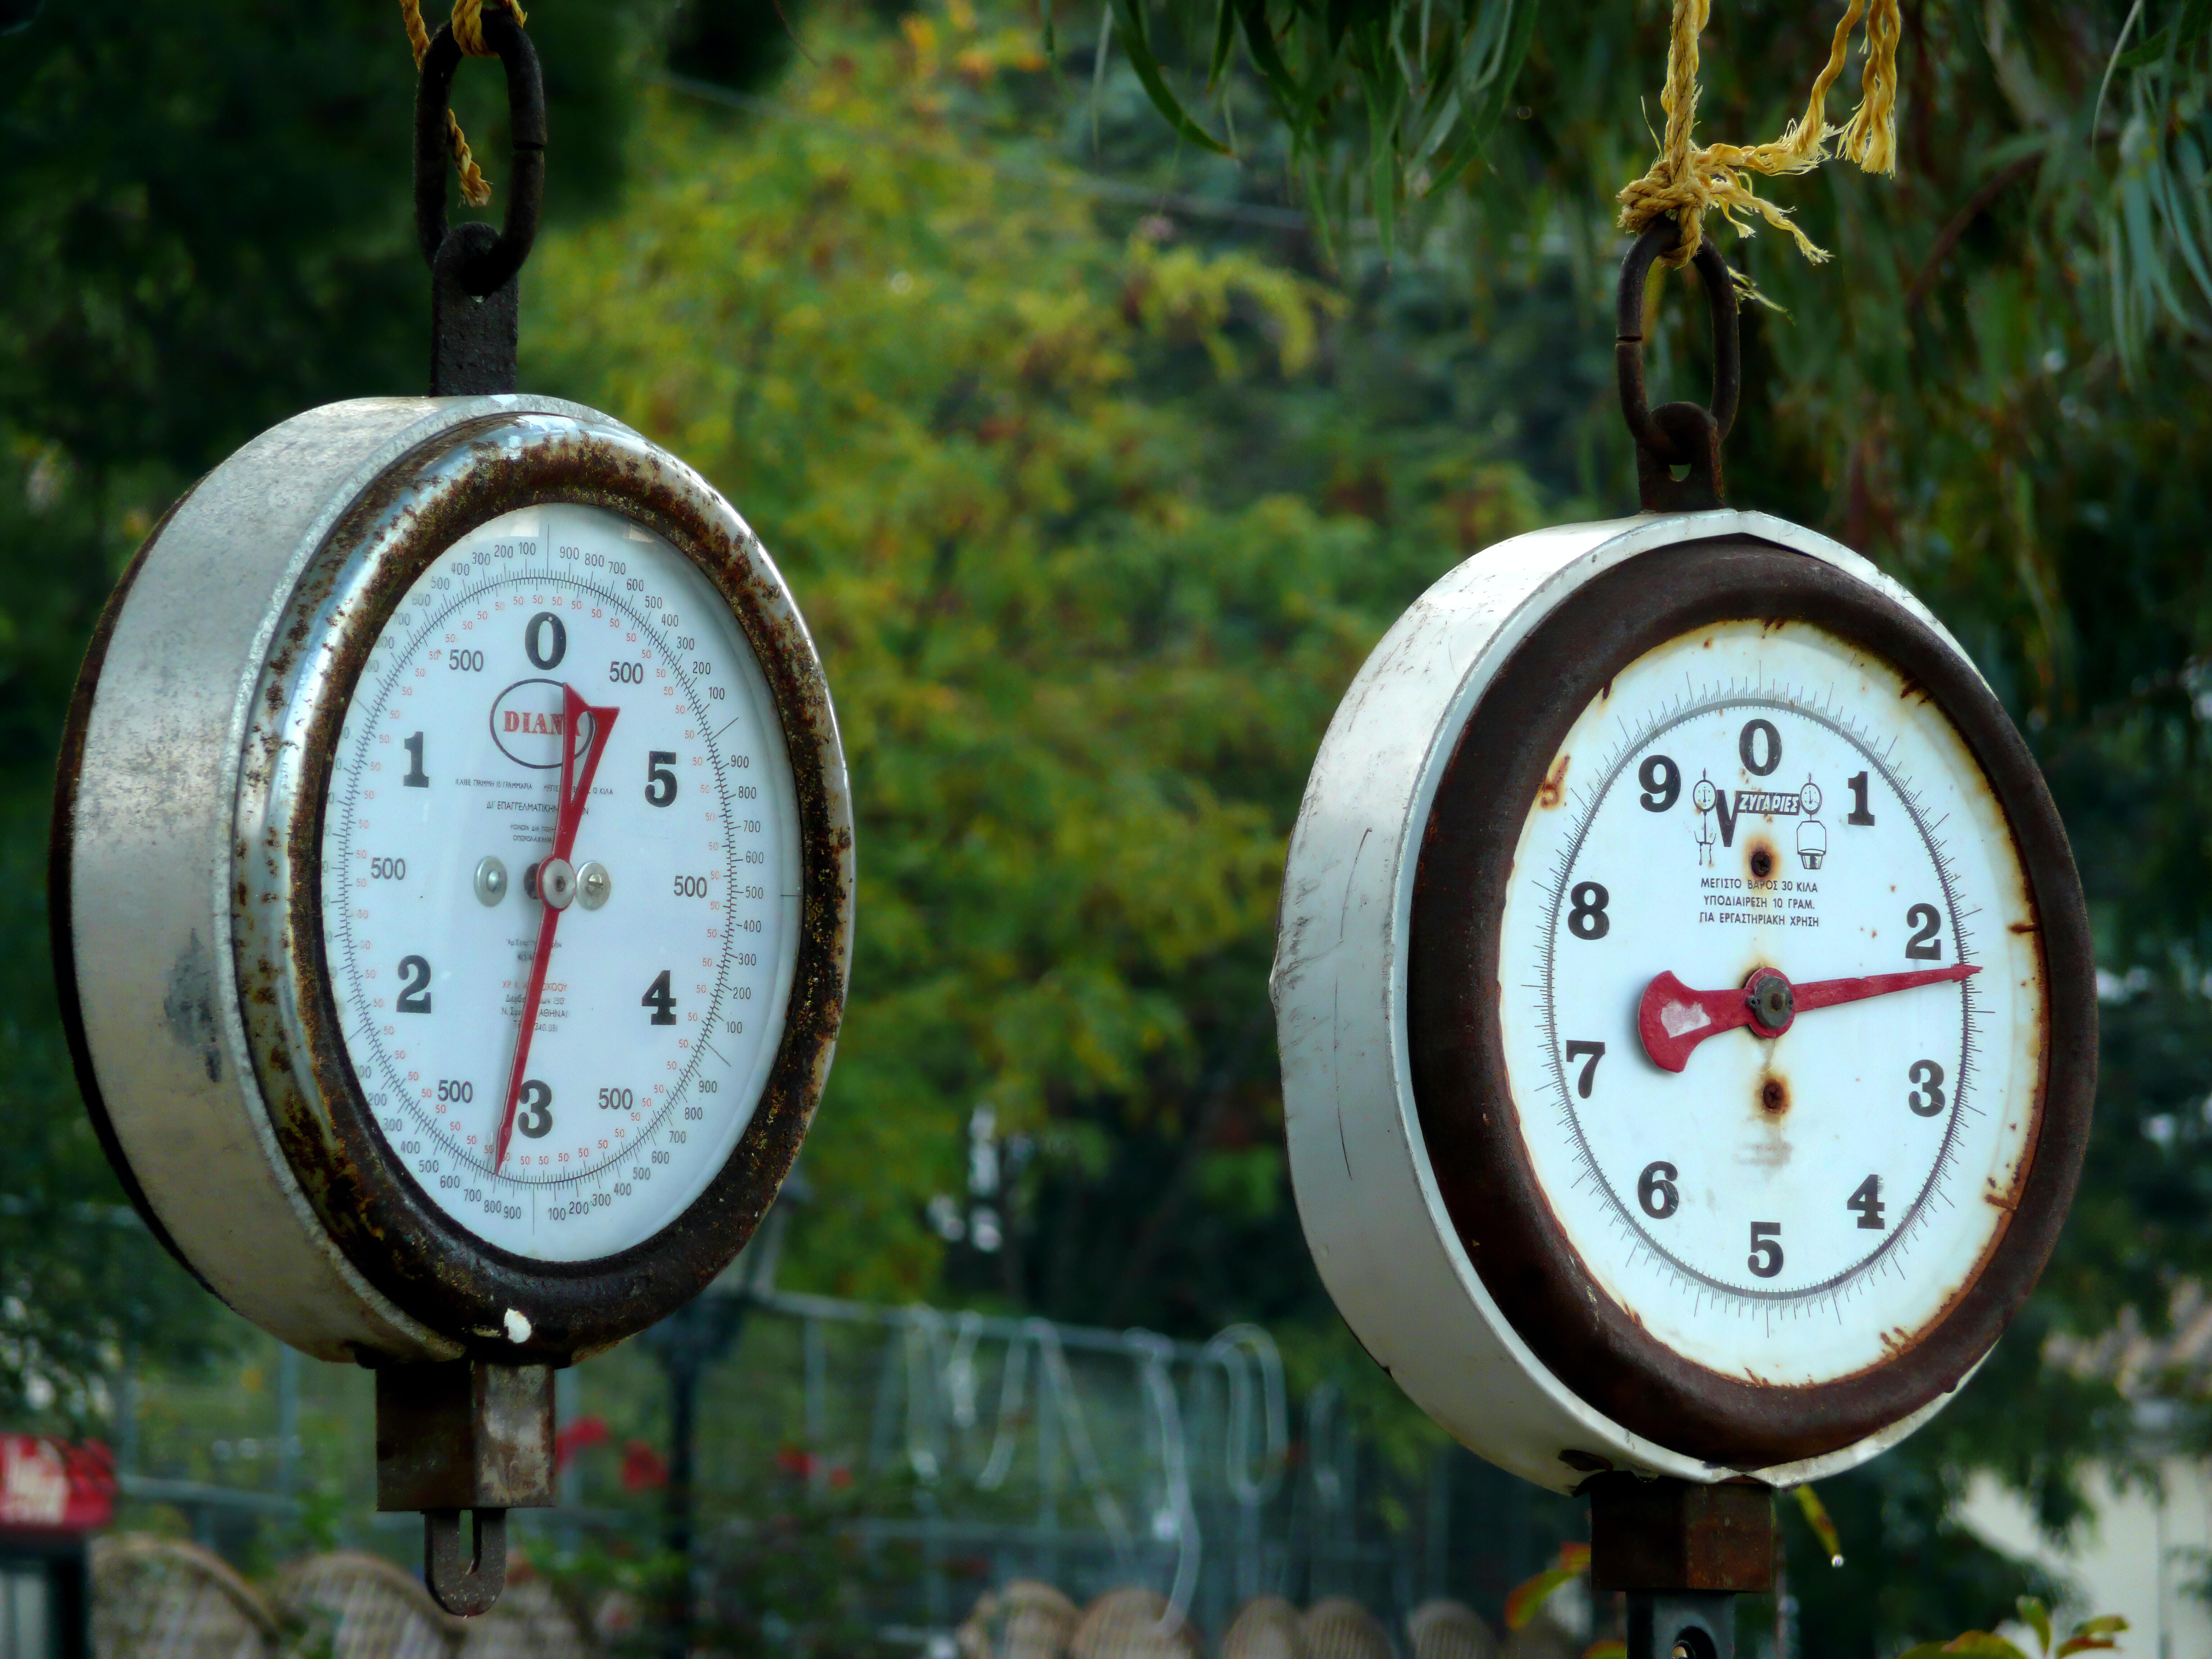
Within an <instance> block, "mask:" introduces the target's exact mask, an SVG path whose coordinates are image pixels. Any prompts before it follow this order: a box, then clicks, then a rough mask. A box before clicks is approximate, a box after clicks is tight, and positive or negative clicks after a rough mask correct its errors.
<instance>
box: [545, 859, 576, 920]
mask: <svg viewBox="0 0 2212 1659" xmlns="http://www.w3.org/2000/svg"><path fill="white" fill-rule="evenodd" d="M538 897H539V898H541V899H544V901H545V908H547V909H549V910H565V909H567V908H568V907H569V905H570V904H572V903H574V902H575V897H576V866H574V865H573V864H571V863H569V862H568V860H566V859H548V860H545V862H544V863H543V864H541V865H539V866H538Z"/></svg>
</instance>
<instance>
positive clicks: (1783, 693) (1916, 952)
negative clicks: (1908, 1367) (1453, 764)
mask: <svg viewBox="0 0 2212 1659" xmlns="http://www.w3.org/2000/svg"><path fill="white" fill-rule="evenodd" d="M2033 926H2034V911H2033V906H2032V904H2031V902H2030V900H2029V897H2028V895H2027V883H2026V879H2025V877H2024V874H2023V872H2022V869H2021V864H2020V861H2019V858H2018V855H2017V854H2016V852H2015V848H2014V845H2013V842H2012V838H2011V836H2010V833H2009V830H2008V826H2007V823H2006V822H2005V818H2004V815H2003V813H2002V810H2001V809H2000V808H1999V806H1998V805H1997V804H1996V800H1995V799H1994V798H1993V797H1992V795H1991V793H1990V789H1989V787H1988V785H1987V783H1986V782H1985V781H1984V777H1983V775H1982V773H1981V770H1980V769H1979V767H1978V765H1977V763H1975V761H1974V759H1973V757H1972V754H1971V753H1970V752H1969V751H1968V750H1967V749H1966V744H1964V742H1963V741H1962V740H1961V738H1960V736H1959V734H1958V732H1957V731H1956V729H1955V728H1954V726H1952V725H1951V723H1950V721H1949V720H1948V719H1947V718H1946V717H1945V716H1944V715H1943V714H1942V713H1941V712H1940V711H1939V710H1938V709H1936V708H1935V707H1934V706H1933V705H1932V704H1931V703H1930V702H1929V700H1928V699H1927V698H1926V696H1924V695H1923V694H1922V693H1921V692H1920V691H1919V690H1917V689H1916V688H1915V687H1912V686H1911V685H1908V684H1905V683H1904V682H1903V681H1902V680H1901V679H1900V678H1899V676H1898V674H1897V673H1896V671H1894V670H1893V669H1892V668H1890V667H1889V666H1888V665H1886V664H1885V663H1883V662H1881V661H1880V660H1878V659H1875V658H1873V657H1871V656H1869V654H1868V653H1865V652H1863V651H1862V650H1860V649H1858V648H1857V647H1853V646H1850V645H1849V644H1847V643H1845V642H1844V641H1841V640H1839V639H1837V638H1835V637H1833V636H1832V635H1828V634H1826V633H1824V632H1822V631H1821V630H1820V629H1816V628H1814V627H1812V626H1809V625H1806V624H1802V623H1791V624H1788V625H1777V624H1767V623H1728V624H1723V625H1720V626H1717V627H1714V628H1709V629H1699V630H1698V631H1696V632H1694V633H1692V634H1688V635H1683V636H1681V637H1680V638H1678V639H1675V640H1674V641H1670V642H1668V644H1666V645H1663V646H1661V647H1658V648H1656V649H1655V650H1653V651H1651V652H1650V653H1647V654H1646V655H1644V657H1642V658H1640V659H1638V660H1637V661H1636V662H1635V663H1634V664H1632V665H1631V666H1630V667H1629V668H1628V669H1627V670H1626V671H1624V672H1623V673H1621V674H1620V675H1619V676H1618V677H1617V678H1615V679H1614V680H1613V682H1612V684H1610V685H1609V686H1607V688H1606V690H1604V691H1603V692H1601V694H1600V695H1599V696H1598V697H1596V698H1595V700H1594V701H1593V702H1591V703H1590V705H1589V708H1587V709H1586V710H1585V711H1584V712H1583V714H1582V715H1581V716H1580V717H1579V718H1578V719H1577V721H1576V723H1575V725H1574V726H1573V727H1572V729H1571V731H1570V732H1569V733H1568V734H1567V738H1566V740H1565V743H1564V744H1562V745H1561V748H1560V750H1559V753H1558V755H1557V756H1556V757H1555V758H1554V761H1553V765H1552V768H1551V773H1550V779H1549V781H1548V782H1547V785H1546V786H1545V787H1544V789H1543V790H1542V791H1541V793H1540V796H1539V799H1538V800H1537V802H1536V803H1535V805H1534V806H1533V807H1532V808H1531V809H1530V811H1529V813H1528V819H1527V821H1526V823H1525V824H1524V826H1523V828H1522V833H1521V836H1520V841H1519V843H1518V846H1517V848H1516V854H1515V859H1514V865H1513V875H1512V878H1511V886H1510V890H1509V892H1508V894H1507V896H1506V902H1505V909H1504V925H1503V934H1502V948H1501V956H1500V964H1499V976H1498V977H1499V984H1498V994H1499V998H1500V1014H1501V1024H1502V1026H1503V1030H1504V1042H1505V1053H1506V1064H1507V1068H1508V1072H1509V1075H1510V1080H1511V1085H1512V1090H1513V1098H1514V1104H1515V1107H1516V1111H1517V1114H1518V1118H1519V1122H1520V1125H1521V1128H1522V1138H1523V1139H1524V1142H1525V1144H1526V1146H1527V1147H1528V1153H1529V1157H1530V1159H1531V1162H1532V1164H1533V1166H1534V1174H1535V1176H1536V1179H1537V1181H1538V1182H1539V1184H1540V1185H1541V1188H1543V1190H1544V1194H1545V1196H1546V1198H1547V1200H1548V1203H1549V1205H1550V1206H1551V1208H1552V1211H1553V1214H1554V1216H1555V1217H1556V1218H1557V1219H1558V1221H1559V1225H1560V1226H1561V1227H1562V1229H1563V1230H1564V1231H1565V1234H1566V1237H1567V1238H1568V1241H1569V1242H1570V1243H1571V1245H1572V1246H1573V1248H1574V1249H1575V1250H1576V1251H1577V1253H1578V1254H1579V1255H1580V1256H1581V1257H1582V1259H1583V1261H1584V1262H1585V1263H1586V1264H1587V1265H1588V1267H1589V1270H1590V1272H1591V1273H1592V1274H1593V1276H1594V1277H1595V1279H1596V1281H1597V1282H1598V1284H1599V1285H1601V1287H1602V1289H1603V1290H1604V1291H1605V1292H1606V1293H1607V1294H1608V1295H1610V1296H1611V1297H1613V1299H1614V1300H1615V1301H1616V1302H1617V1303H1618V1304H1620V1306H1621V1307H1623V1308H1624V1309H1626V1310H1628V1311H1629V1312H1630V1313H1632V1315H1633V1316H1635V1317H1636V1318H1637V1319H1638V1321H1640V1322H1642V1323H1643V1325H1644V1328H1646V1329H1647V1330H1649V1332H1650V1334H1652V1335H1653V1336H1654V1337H1656V1339H1658V1340H1660V1341H1662V1343H1664V1344H1665V1345H1666V1346H1668V1347H1670V1348H1672V1349H1674V1351H1675V1352H1678V1353H1680V1354H1681V1355H1683V1356H1684V1357H1685V1358H1688V1359H1691V1360H1692V1361H1693V1362H1695V1363H1698V1364H1702V1365H1705V1366H1706V1367H1708V1368H1710V1369H1711V1370H1717V1371H1719V1372H1722V1373H1724V1374H1727V1375H1730V1376H1737V1377H1741V1378H1745V1379H1748V1380H1753V1381H1759V1382H1764V1383H1778V1384H1797V1385H1802V1384H1812V1383H1823V1382H1829V1381H1833V1380H1836V1379H1838V1378H1842V1377H1845V1376H1851V1375H1854V1374H1856V1373H1857V1372H1859V1371H1862V1370H1865V1369H1867V1368H1869V1367H1870V1366H1873V1365H1875V1364H1878V1363H1880V1362H1881V1361H1882V1360H1884V1359H1885V1358H1889V1357H1890V1356H1891V1355H1893V1353H1894V1352H1897V1351H1899V1349H1901V1348H1903V1347H1905V1346H1909V1345H1910V1344H1911V1341H1912V1340H1913V1339H1914V1337H1915V1336H1916V1335H1917V1334H1918V1333H1920V1332H1921V1331H1923V1329H1925V1328H1928V1327H1929V1326H1930V1325H1931V1324H1932V1323H1933V1322H1935V1321H1936V1319H1937V1318H1938V1317H1939V1316H1941V1314H1942V1311H1943V1310H1944V1308H1945V1306H1946V1304H1947V1303H1948V1300H1949V1299H1950V1298H1951V1297H1953V1296H1954V1294H1955V1293H1956V1292H1957V1291H1959V1290H1960V1288H1961V1287H1963V1286H1964V1285H1966V1284H1967V1283H1969V1282H1970V1281H1971V1280H1972V1279H1973V1277H1974V1275H1975V1273H1976V1271H1977V1269H1978V1266H1979V1264H1980V1263H1981V1261H1983V1259H1984V1255H1985V1254H1986V1253H1987V1251H1988V1250H1989V1249H1990V1248H1991V1246H1992V1245H1993V1244H1994V1243H1995V1242H1996V1238H1997V1237H1998V1236H1999V1234H2000V1233H2001V1231H2002V1228H2003V1225H2004V1224H2005V1221H2006V1219H2007V1217H2008V1206H2010V1204H2011V1203H2012V1202H2013V1200H2014V1196H2015V1193H2016V1191H2017V1188H2018V1182H2019V1178H2020V1176H2021V1173H2022V1166H2023V1164H2024V1162H2025V1160H2026V1159H2027V1157H2028V1155H2029V1150H2030V1148H2031V1147H2032V1146H2033V1134H2034V1130H2035V1127H2036V1126H2035V1121H2034V1116H2035V1112H2036V1110H2037V1108H2038V1099H2037V1095H2038V1090H2039V1081H2040V1079H2041V1077H2042V1075H2043V1044H2044V1042H2045V1035H2044V1034H2045V1025H2046V1018H2045V988H2044V986H2043V984H2042V981H2041V968H2040V957H2039V951H2038V949H2037V943H2036V939H2035V937H2034V934H2033ZM1958 969H1973V970H1975V971H1973V972H1972V975H1971V976H1968V977H1964V978H1960V977H1956V976H1948V977H1944V978H1942V979H1936V980H1932V981H1929V980H1923V981H1922V982H1919V983H1916V984H1911V985H1908V986H1904V987H1896V986H1889V987H1883V986H1882V985H1881V982H1880V981H1877V983H1876V985H1875V987H1868V986H1864V985H1861V986H1857V987H1844V989H1842V990H1837V989H1834V988H1828V989H1824V990H1815V988H1814V987H1828V986H1829V982H1830V981H1837V980H1846V979H1850V980H1857V979H1864V978H1868V977H1869V976H1876V975H1899V974H1912V975H1931V974H1934V973H1936V972H1939V971H1940V972H1946V973H1947V974H1948V975H1955V974H1956V971H1957V970H1958ZM1761 974H1771V975H1778V976H1780V977H1781V978H1782V979H1784V980H1785V981H1788V982H1789V984H1790V987H1792V990H1791V998H1792V1002H1793V1004H1795V1005H1796V1006H1795V1009H1794V1013H1792V1014H1790V1015H1789V1016H1787V1017H1786V1018H1780V1019H1777V1020H1776V1021H1774V1022H1773V1023H1774V1024H1777V1025H1778V1026H1779V1027H1780V1035H1778V1036H1766V1035H1762V1034H1761V1032H1760V1030H1759V1028H1758V1027H1757V1026H1755V1025H1747V1024H1741V1023H1740V1016H1736V1015H1734V1014H1733V1013H1730V1014H1729V1015H1728V1016H1727V1017H1726V1018H1716V1016H1715V1014H1714V1012H1713V1011H1714V1010H1722V1009H1725V1010H1733V1009H1735V1008H1740V1007H1741V1006H1742V1004H1743V1000H1744V994H1745V987H1747V985H1749V984H1750V983H1751V982H1752V981H1753V978H1754V976H1756V975H1761ZM1662 975H1673V976H1674V981H1673V983H1674V984H1675V985H1678V986H1679V987H1680V994H1678V993H1677V992H1676V991H1674V990H1672V989H1662V991H1661V992H1659V993H1654V992H1653V981H1655V980H1658V979H1660V977H1661V976H1662ZM1664 983H1665V982H1663V981H1662V985H1663V984H1664ZM1690 993H1703V994H1706V995H1705V996H1703V997H1699V996H1693V995H1691V994H1690ZM1824 997H1832V998H1834V999H1835V1000H1832V1001H1828V1002H1827V1003H1826V1006H1805V1005H1807V1004H1812V1003H1818V1002H1820V1001H1821V1000H1822V999H1823V998H1824ZM1846 999H1848V1000H1846ZM1728 1018H1738V1019H1739V1023H1738V1024H1736V1025H1735V1028H1734V1029H1720V1028H1721V1027H1722V1026H1724V1025H1726V1024H1727V1023H1728ZM1654 1020H1656V1030H1657V1033H1658V1035H1657V1036H1656V1037H1655V1038H1654V1039H1653V1042H1655V1043H1656V1048H1657V1051H1658V1052H1660V1053H1662V1054H1666V1055H1670V1056H1671V1058H1672V1059H1673V1060H1677V1061H1679V1062H1680V1065H1681V1069H1680V1070H1679V1071H1676V1070H1670V1069H1668V1068H1667V1067H1666V1066H1662V1065H1661V1064H1659V1063H1657V1062H1656V1060H1655V1059H1654V1058H1653V1050H1652V1048H1651V1047H1650V1045H1648V1044H1647V1042H1646V1039H1645V1036H1644V1027H1645V1025H1646V1024H1651V1023H1652V1022H1653V1021H1654ZM1708 1021H1711V1022H1712V1023H1713V1025H1714V1029H1712V1030H1706V1029H1705V1023H1706V1022H1708Z"/></svg>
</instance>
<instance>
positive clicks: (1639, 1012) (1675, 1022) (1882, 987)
mask: <svg viewBox="0 0 2212 1659" xmlns="http://www.w3.org/2000/svg"><path fill="white" fill-rule="evenodd" d="M1981 971H1982V970H1981V969H1979V968H1978V967H1969V966H1966V965H1965V964H1963V963H1962V964H1960V966H1958V967H1955V968H1929V969H1922V970H1921V971H1919V972H1917V973H1910V974H1869V975H1864V976H1863V977H1860V978H1857V979H1816V980H1813V981H1808V983H1806V984H1803V985H1791V984H1790V981H1789V978H1788V976H1787V975H1784V974H1783V973H1781V972H1779V971H1778V970H1777V969H1772V968H1761V969H1756V970H1755V971H1754V972H1753V974H1752V975H1751V977H1750V978H1749V979H1748V980H1747V981H1745V982H1744V983H1743V984H1742V985H1741V987H1738V988H1736V989H1735V990H1733V991H1692V989H1691V988H1690V987H1688V986H1686V985H1685V984H1683V983H1682V981H1680V980H1679V979H1676V978H1675V977H1674V975H1672V974H1670V973H1662V974H1661V975H1658V976H1657V977H1656V978H1655V979H1653V980H1652V981H1651V983H1650V984H1649V985H1647V986H1645V987H1644V997H1643V1000H1641V1001H1640V1002H1638V1004H1637V1007H1636V1030H1637V1034H1638V1036H1641V1037H1642V1038H1643V1039H1644V1053H1645V1054H1649V1055H1650V1056H1651V1063H1652V1064H1653V1065H1655V1066H1659V1067H1661V1068H1662V1069H1663V1070H1666V1071H1669V1072H1679V1071H1680V1070H1681V1069H1682V1068H1683V1067H1684V1066H1687V1065H1688V1064H1689V1063H1690V1051H1691V1050H1692V1049H1693V1048H1696V1047H1697V1046H1698V1045H1699V1043H1700V1042H1704V1041H1705V1039H1706V1038H1707V1037H1709V1036H1719V1035H1720V1034H1721V1033H1722V1032H1723V1031H1733V1030H1738V1029H1739V1028H1741V1027H1743V1026H1746V1025H1748V1026H1750V1027H1751V1028H1752V1029H1753V1030H1755V1031H1756V1032H1758V1034H1759V1036H1770V1037H1771V1036H1781V1035H1782V1033H1783V1032H1784V1031H1786V1030H1789V1029H1790V1024H1791V1023H1792V1022H1793V1021H1794V1020H1795V1019H1796V1017H1797V1016H1798V1015H1799V1014H1802V1013H1807V1012H1811V1011H1812V1010H1813V1009H1815V1008H1832V1007H1834V1006H1837V1005H1838V1003H1844V1002H1863V1001H1864V1000H1866V999H1867V998H1869V997H1879V996H1887V995H1888V994H1890V993H1891V992H1893V991H1910V990H1913V989H1915V988H1916V987H1919V986H1923V985H1938V984H1942V983H1943V982H1945V981H1957V980H1963V979H1971V978H1972V976H1973V975H1976V974H1978V973H1980V972H1981ZM1770 980H1780V981H1782V983H1783V985H1784V986H1785V987H1788V989H1789V992H1790V1012H1788V1013H1786V1014H1785V1015H1784V1017H1783V1019H1782V1022H1781V1024H1778V1025H1769V1024H1766V1023H1765V1021H1764V1020H1762V1019H1760V1018H1759V1015H1758V1012H1757V1010H1756V1009H1754V1008H1753V1006H1752V992H1753V987H1762V986H1763V983H1764V981H1770Z"/></svg>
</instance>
